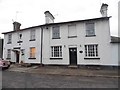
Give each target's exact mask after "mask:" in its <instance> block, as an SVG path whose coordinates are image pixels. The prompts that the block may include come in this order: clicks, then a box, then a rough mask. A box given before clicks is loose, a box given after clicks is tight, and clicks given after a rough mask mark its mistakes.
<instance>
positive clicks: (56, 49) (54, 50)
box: [51, 46, 62, 57]
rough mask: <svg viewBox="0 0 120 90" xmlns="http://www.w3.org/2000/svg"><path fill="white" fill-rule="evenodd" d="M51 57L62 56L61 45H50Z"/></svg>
mask: <svg viewBox="0 0 120 90" xmlns="http://www.w3.org/2000/svg"><path fill="white" fill-rule="evenodd" d="M51 56H52V57H62V46H52V47H51Z"/></svg>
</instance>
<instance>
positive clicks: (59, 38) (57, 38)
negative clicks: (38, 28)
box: [52, 37, 61, 39]
mask: <svg viewBox="0 0 120 90" xmlns="http://www.w3.org/2000/svg"><path fill="white" fill-rule="evenodd" d="M52 39H61V38H60V37H59V38H52Z"/></svg>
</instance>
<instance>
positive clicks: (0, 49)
mask: <svg viewBox="0 0 120 90" xmlns="http://www.w3.org/2000/svg"><path fill="white" fill-rule="evenodd" d="M0 58H3V39H2V38H0Z"/></svg>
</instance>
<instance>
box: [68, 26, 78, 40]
mask: <svg viewBox="0 0 120 90" xmlns="http://www.w3.org/2000/svg"><path fill="white" fill-rule="evenodd" d="M68 37H69V38H72V37H77V30H76V25H68Z"/></svg>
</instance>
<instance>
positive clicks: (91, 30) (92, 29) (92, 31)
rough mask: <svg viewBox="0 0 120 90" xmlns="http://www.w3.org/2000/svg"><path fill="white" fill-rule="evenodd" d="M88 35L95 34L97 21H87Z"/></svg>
mask: <svg viewBox="0 0 120 90" xmlns="http://www.w3.org/2000/svg"><path fill="white" fill-rule="evenodd" d="M86 36H95V23H86Z"/></svg>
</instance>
